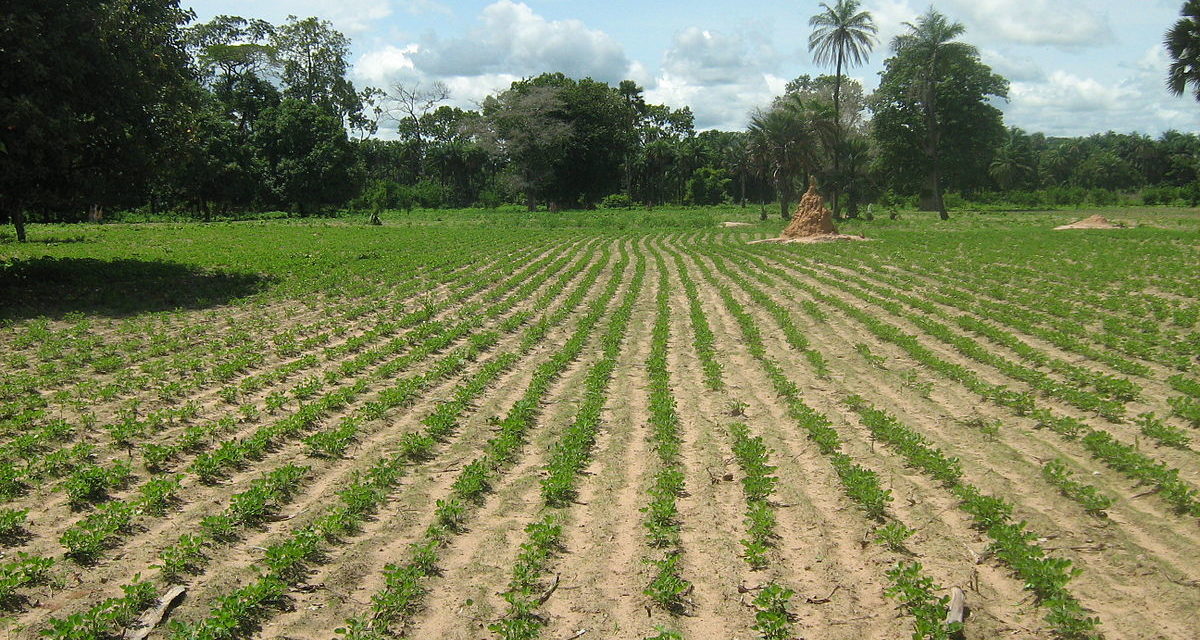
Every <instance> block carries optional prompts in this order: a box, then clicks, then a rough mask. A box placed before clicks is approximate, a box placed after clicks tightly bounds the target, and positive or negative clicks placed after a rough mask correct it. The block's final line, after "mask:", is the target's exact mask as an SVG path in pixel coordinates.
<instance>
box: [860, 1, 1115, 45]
mask: <svg viewBox="0 0 1200 640" xmlns="http://www.w3.org/2000/svg"><path fill="white" fill-rule="evenodd" d="M864 7H865V8H867V9H869V10H870V11H871V13H872V15H873V16H874V18H875V23H876V25H878V26H879V39H880V43H881V44H882V45H883V46H884V47H886V46H888V45H890V43H891V41H892V38H894V37H896V36H897V35H899V34H901V33H905V32H906V31H907V29H906V28H905V27H904V23H905V22H914V21H915V20H916V19H917V17H918V16H919V15H920V14H922V13H924V12H925V11H926V9H927V5H926V4H924V3H923V2H919V1H916V0H873V1H869V2H866V3H865V4H864ZM935 8H936V9H937V10H938V11H940V12H942V13H943V14H945V15H946V16H947V17H948V18H950V19H951V20H955V21H958V22H962V23H963V24H964V25H966V27H967V40H975V39H978V38H982V39H983V40H985V41H994V42H996V43H1005V44H1022V45H1033V46H1038V45H1048V46H1056V47H1062V48H1078V47H1089V46H1099V45H1103V44H1107V43H1110V42H1112V41H1113V39H1114V34H1113V31H1112V28H1111V26H1110V25H1109V20H1108V14H1107V13H1106V12H1104V11H1100V10H1097V8H1096V6H1095V2H1089V1H1085V0H1023V1H1022V2H1021V3H1020V6H1019V7H1017V6H1014V3H1013V2H1011V0H942V2H940V3H938V6H937V7H935Z"/></svg>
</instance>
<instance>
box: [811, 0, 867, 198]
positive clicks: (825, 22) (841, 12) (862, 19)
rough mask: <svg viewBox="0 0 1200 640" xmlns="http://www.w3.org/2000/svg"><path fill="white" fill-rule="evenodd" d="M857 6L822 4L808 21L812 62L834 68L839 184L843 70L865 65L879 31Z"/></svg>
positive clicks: (845, 1)
mask: <svg viewBox="0 0 1200 640" xmlns="http://www.w3.org/2000/svg"><path fill="white" fill-rule="evenodd" d="M858 7H859V0H837V2H836V3H835V4H834V6H832V7H830V6H829V5H828V4H826V3H824V2H822V3H821V8H822V9H824V10H823V11H822V12H821V13H818V14H816V15H814V16H813V17H811V18H809V20H808V26H810V27H812V28H813V32H812V34H811V35H809V36H808V50H809V52H811V53H812V54H813V62H816V63H817V64H820V65H830V64H832V65H833V66H834V74H835V75H834V83H833V110H834V113H835V117H836V122H835V125H836V132H837V144H835V145H834V147H833V149H834V154H833V174H834V176H835V180H836V181H840V179H841V171H840V170H839V165H840V155H841V153H840V149H841V139H842V135H841V129H842V124H841V120H842V104H841V97H842V67H844V66H853V67H857V66H861V65H862V64H863V63H865V62H866V61H867V57H868V56H869V55H870V53H871V49H873V48H874V47H875V42H876V40H875V33H876V32H877V31H878V29H877V28H876V26H875V21H874V20H873V19H872V18H871V12H870V11H859V10H858ZM847 186H849V185H847ZM840 191H841V189H840V188H835V189H834V191H833V213H834V215H835V216H837V215H839V210H838V194H839V192H840Z"/></svg>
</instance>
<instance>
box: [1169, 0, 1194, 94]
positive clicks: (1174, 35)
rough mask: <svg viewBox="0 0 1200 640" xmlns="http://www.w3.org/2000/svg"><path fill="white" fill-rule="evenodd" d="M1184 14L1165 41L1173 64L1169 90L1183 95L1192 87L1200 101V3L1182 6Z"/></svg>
mask: <svg viewBox="0 0 1200 640" xmlns="http://www.w3.org/2000/svg"><path fill="white" fill-rule="evenodd" d="M1182 14H1183V17H1182V18H1180V19H1179V21H1178V22H1176V23H1175V26H1173V27H1171V30H1170V31H1168V32H1167V37H1166V39H1165V40H1164V44H1166V45H1167V54H1169V55H1170V56H1171V60H1173V61H1174V62H1172V63H1171V66H1170V67H1169V68H1168V70H1167V88H1169V89H1170V90H1171V93H1174V94H1175V95H1177V96H1181V95H1183V92H1184V90H1185V89H1186V88H1187V85H1189V84H1190V85H1192V91H1193V92H1194V93H1195V95H1196V99H1197V100H1200V0H1188V1H1187V2H1185V3H1183V11H1182Z"/></svg>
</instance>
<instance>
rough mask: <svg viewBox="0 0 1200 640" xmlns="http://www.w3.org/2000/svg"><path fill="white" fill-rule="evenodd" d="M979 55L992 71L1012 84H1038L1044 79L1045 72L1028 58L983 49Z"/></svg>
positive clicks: (1034, 61)
mask: <svg viewBox="0 0 1200 640" xmlns="http://www.w3.org/2000/svg"><path fill="white" fill-rule="evenodd" d="M979 54H980V55H979V57H980V59H981V60H983V63H984V64H986V65H988V66H989V67H991V68H992V71H995V72H996V73H998V74H1000V75H1002V76H1004V77H1005V78H1008V79H1009V80H1011V81H1013V82H1040V81H1042V80H1045V79H1046V74H1045V72H1043V71H1042V69H1041V67H1040V66H1039V65H1038V63H1037V61H1036V60H1034V59H1033V58H1032V57H1030V56H1022V55H1010V54H1008V53H1002V52H1000V51H996V50H993V49H983V50H981V51H980V52H979Z"/></svg>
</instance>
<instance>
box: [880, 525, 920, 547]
mask: <svg viewBox="0 0 1200 640" xmlns="http://www.w3.org/2000/svg"><path fill="white" fill-rule="evenodd" d="M914 533H916V531H915V530H913V529H909V528H908V527H906V526H904V523H902V522H900V521H898V520H892V521H891V522H888V523H886V524H883V525H880V526H879V527H878V528H876V529H875V542H878V543H879V544H881V545H883V546H885V547H887V548H888V549H891V550H892V551H896V552H907V551H908V549H907V548H906V547H905V546H904V541H905V540H908V539H909V538H910V537H912V534H914Z"/></svg>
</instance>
